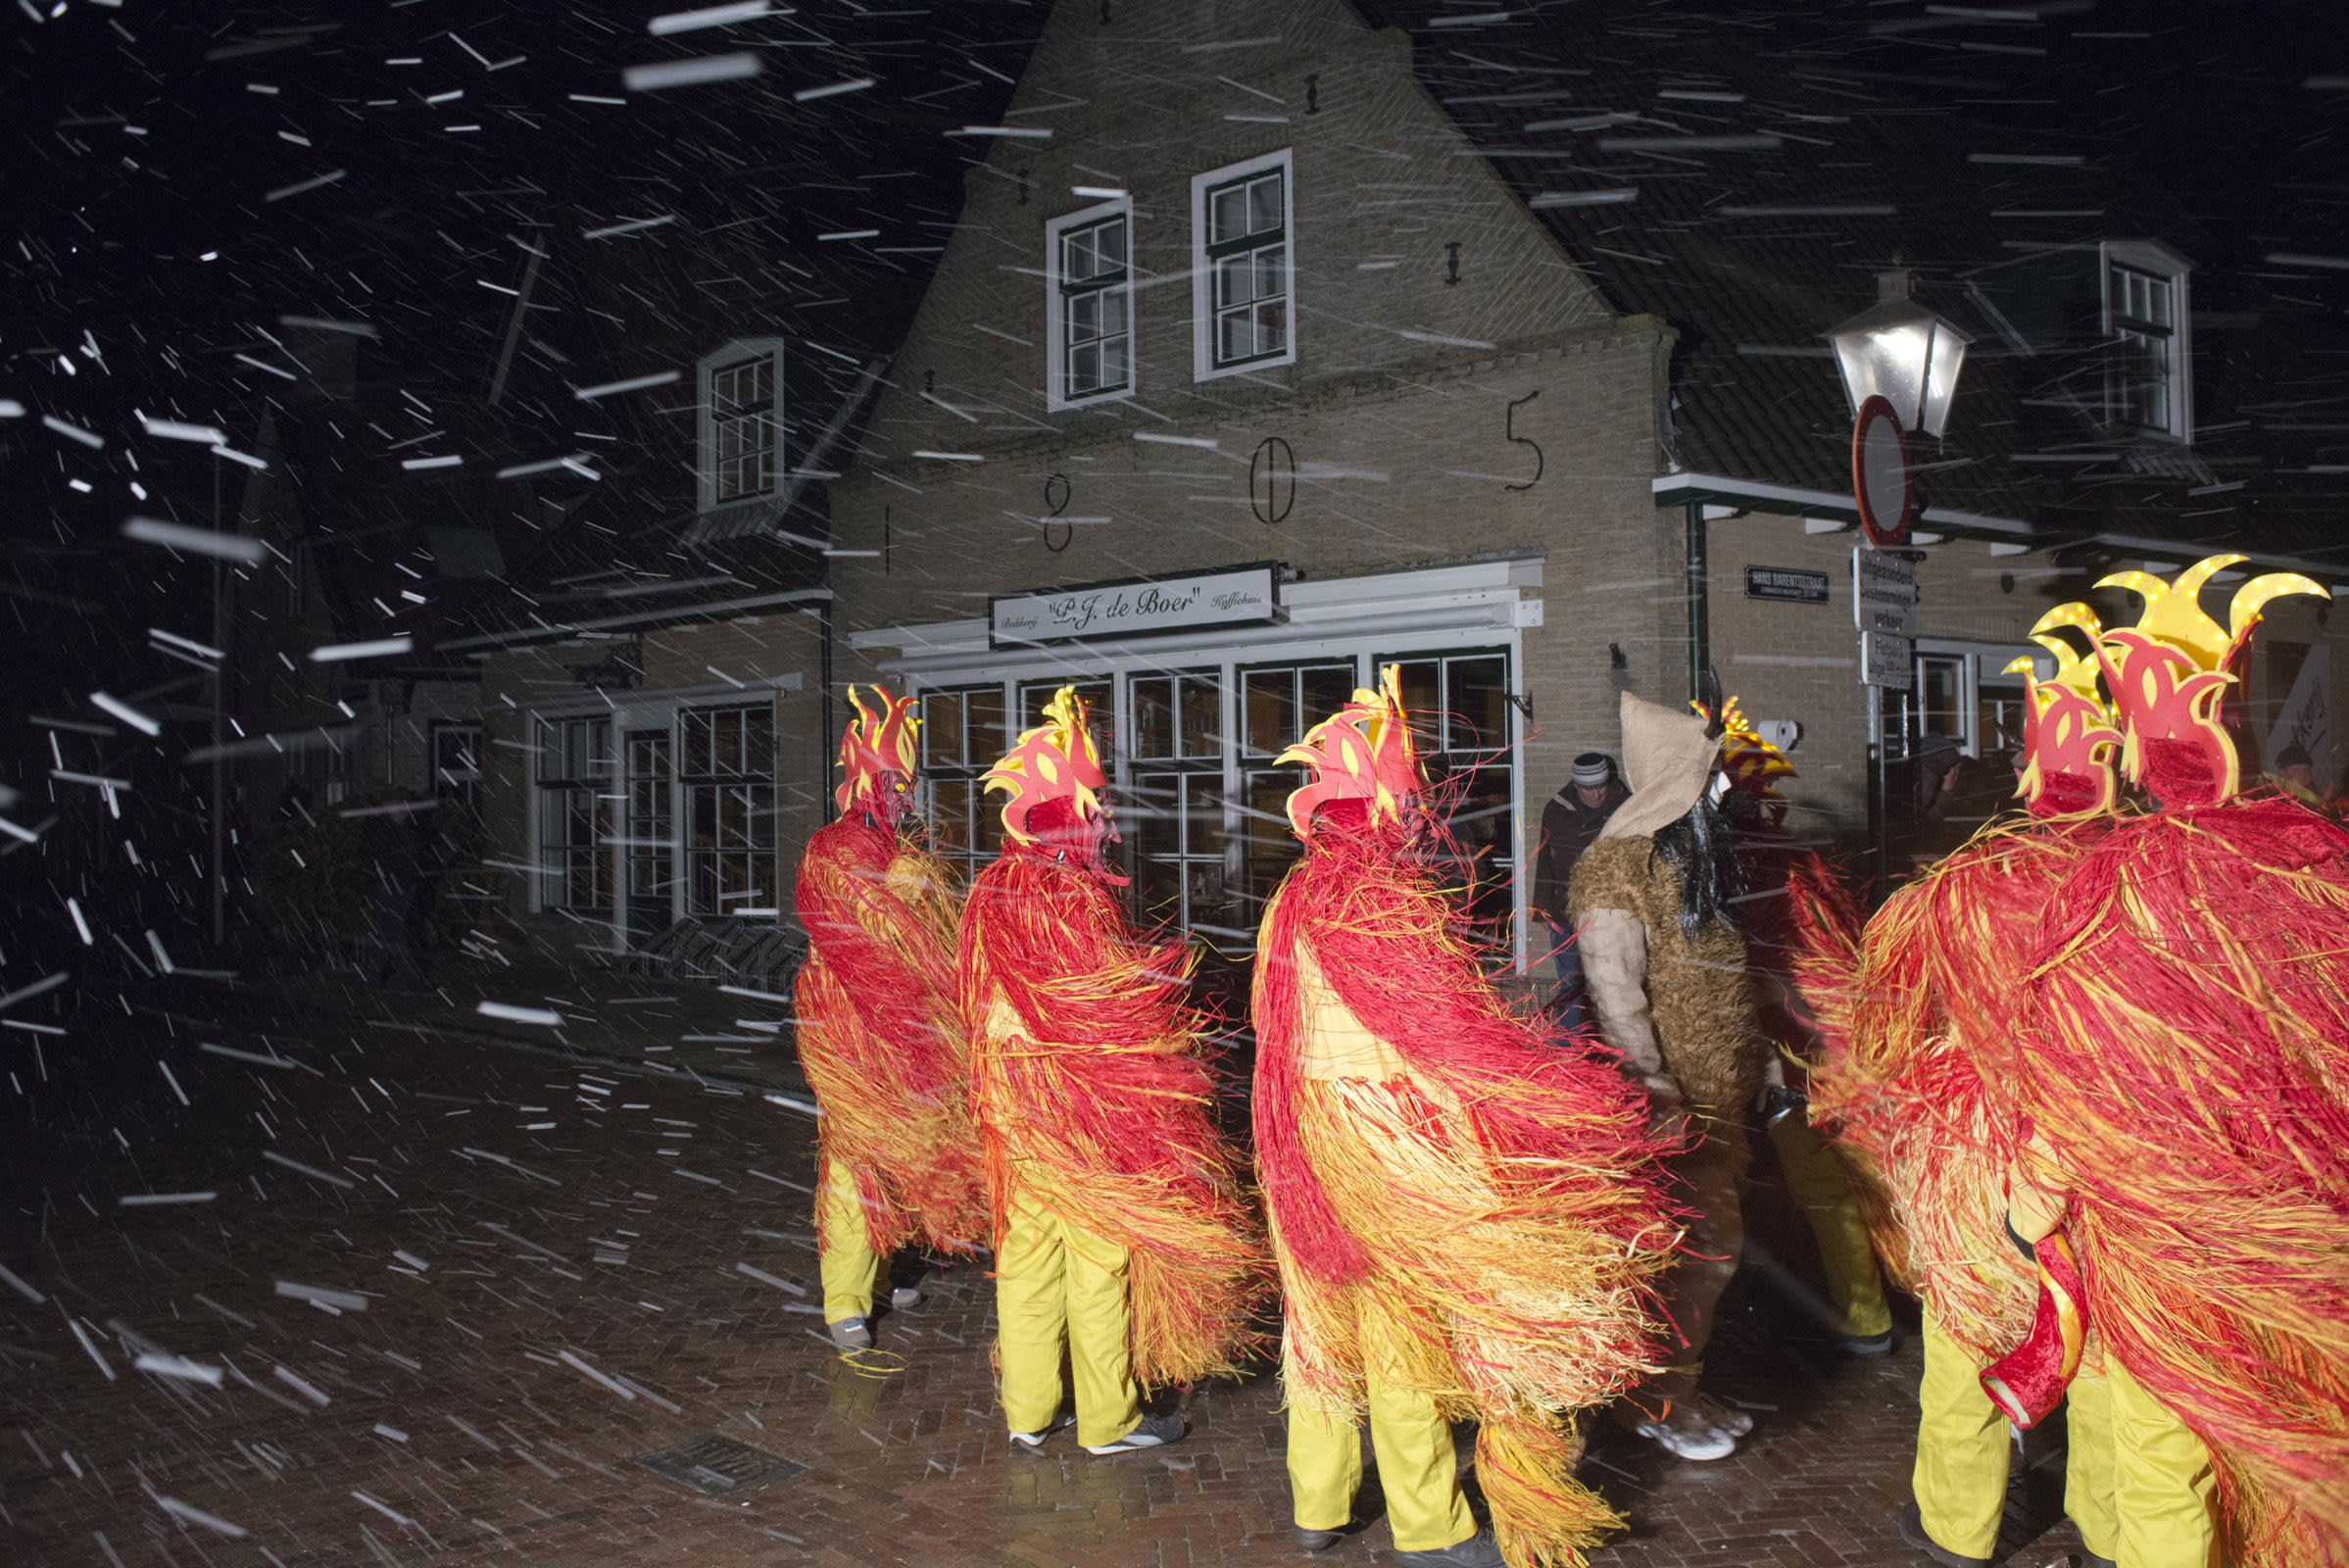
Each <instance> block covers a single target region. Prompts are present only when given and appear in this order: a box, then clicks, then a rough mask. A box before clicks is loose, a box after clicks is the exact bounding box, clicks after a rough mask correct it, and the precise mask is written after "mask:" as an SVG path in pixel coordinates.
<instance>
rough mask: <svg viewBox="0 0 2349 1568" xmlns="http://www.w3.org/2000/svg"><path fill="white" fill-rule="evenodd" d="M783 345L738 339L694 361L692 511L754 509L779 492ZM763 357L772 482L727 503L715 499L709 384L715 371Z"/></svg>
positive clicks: (784, 456)
mask: <svg viewBox="0 0 2349 1568" xmlns="http://www.w3.org/2000/svg"><path fill="white" fill-rule="evenodd" d="M783 345H784V340H783V339H781V338H779V337H738V338H736V339H734V340H733V341H732V342H729V343H727V344H726V345H725V346H723V347H722V348H718V349H715V350H712V351H711V352H710V353H708V354H705V355H703V356H702V358H701V359H700V360H699V361H698V362H696V365H695V372H694V386H695V390H696V393H697V399H696V402H695V406H694V430H695V456H696V462H695V464H694V486H695V508H694V510H695V511H696V512H716V511H718V510H719V509H721V508H724V507H744V506H755V505H757V504H758V503H759V502H761V501H772V500H774V499H775V498H776V497H777V496H780V495H781V494H782V493H783V476H784V470H785V468H786V467H787V466H788V459H789V453H788V452H787V451H786V450H785V447H784V441H783V407H784V405H783ZM762 354H763V355H765V356H767V357H768V359H769V360H770V361H771V362H772V375H773V381H774V406H773V408H772V409H771V410H770V411H769V413H768V416H767V417H768V419H769V421H770V423H771V424H772V427H773V429H774V432H775V466H774V483H773V485H772V487H771V488H769V489H768V490H767V491H766V492H765V493H764V494H761V495H755V496H737V497H735V498H734V499H732V500H730V501H720V500H718V498H717V418H716V414H715V410H716V400H715V396H714V391H715V389H714V386H713V382H714V380H715V378H716V375H717V372H718V371H720V370H724V369H731V368H733V367H735V366H737V365H740V364H742V363H743V362H744V361H746V360H754V359H757V358H758V357H759V356H760V355H762Z"/></svg>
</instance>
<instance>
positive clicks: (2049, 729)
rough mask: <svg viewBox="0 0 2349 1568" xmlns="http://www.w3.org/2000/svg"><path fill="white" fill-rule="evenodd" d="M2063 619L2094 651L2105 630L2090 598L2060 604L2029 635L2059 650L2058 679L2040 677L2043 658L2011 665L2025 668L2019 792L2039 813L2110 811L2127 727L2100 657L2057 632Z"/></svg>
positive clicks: (2034, 812) (2010, 667)
mask: <svg viewBox="0 0 2349 1568" xmlns="http://www.w3.org/2000/svg"><path fill="white" fill-rule="evenodd" d="M2063 626H2070V627H2072V628H2074V629H2075V630H2077V631H2079V632H2080V633H2081V634H2082V635H2083V636H2085V637H2086V638H2087V640H2088V647H2089V648H2090V649H2091V650H2092V649H2094V648H2095V647H2096V646H2097V638H2098V636H2099V635H2100V634H2101V632H2102V631H2103V627H2102V626H2101V625H2099V624H2098V623H2097V620H2096V612H2094V611H2093V610H2090V609H2089V608H2088V607H2087V606H2086V605H2083V604H2080V603H2079V602H2078V601H2074V602H2073V603H2071V604H2068V605H2058V606H2056V607H2055V608H2054V609H2053V610H2050V611H2049V612H2047V613H2046V614H2044V615H2041V616H2040V617H2039V621H2038V624H2037V625H2035V626H2033V627H2031V641H2032V642H2034V643H2037V644H2038V645H2039V646H2040V647H2041V648H2044V649H2046V650H2047V651H2048V652H2049V653H2050V654H2052V655H2054V656H2055V678H2054V679H2053V680H2045V681H2043V680H2041V679H2039V676H2038V664H2037V662H2036V661H2034V660H2031V659H2018V660H2016V661H2014V662H2012V663H2010V664H2008V665H2007V666H2006V672H2007V673H2008V674H2010V675H2014V674H2020V675H2022V676H2023V681H2024V709H2023V766H2022V767H2021V768H2020V769H2018V770H2017V775H2016V779H2015V793H2016V794H2017V795H2020V796H2022V797H2023V799H2024V803H2025V804H2026V805H2027V806H2028V807H2029V808H2030V809H2031V815H2033V816H2045V817H2055V816H2080V815H2083V814H2090V813H2094V812H2099V811H2109V810H2111V809H2113V803H2114V801H2115V800H2116V799H2117V798H2118V796H2119V794H2120V781H2119V780H2117V779H2116V778H2114V776H2113V748H2114V747H2116V746H2118V745H2120V743H2121V732H2120V731H2119V730H2118V729H2115V728H2114V727H2113V711H2112V709H2111V708H2110V707H2109V706H2108V705H2107V704H2106V703H2105V700H2104V698H2103V696H2102V695H2101V694H2100V693H2099V692H2098V691H2097V689H2096V678H2097V675H2098V673H2099V672H2100V664H2099V662H2098V660H2097V659H2096V658H2095V657H2094V656H2093V655H2092V654H2083V653H2080V651H2078V650H2077V649H2075V648H2074V647H2073V646H2072V645H2071V644H2070V643H2068V642H2066V641H2065V640H2064V639H2063V638H2061V637H2058V636H2056V635H2055V633H2056V630H2057V628H2059V627H2063Z"/></svg>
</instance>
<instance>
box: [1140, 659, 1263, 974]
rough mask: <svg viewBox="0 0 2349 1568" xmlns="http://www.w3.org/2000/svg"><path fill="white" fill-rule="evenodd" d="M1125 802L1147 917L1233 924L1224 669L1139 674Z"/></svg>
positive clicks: (1188, 924)
mask: <svg viewBox="0 0 2349 1568" xmlns="http://www.w3.org/2000/svg"><path fill="white" fill-rule="evenodd" d="M1126 696H1127V701H1128V702H1129V703H1131V704H1132V709H1133V714H1134V729H1133V748H1134V753H1133V765H1132V768H1131V769H1130V771H1129V772H1128V775H1127V779H1128V784H1127V789H1126V795H1125V801H1124V809H1123V811H1122V812H1121V813H1120V814H1121V815H1122V816H1123V817H1124V818H1125V820H1126V822H1127V823H1128V826H1127V829H1126V831H1127V832H1128V833H1130V834H1131V835H1132V837H1133V840H1134V861H1135V864H1134V871H1135V882H1136V886H1137V889H1138V892H1139V894H1140V898H1141V903H1142V913H1143V917H1144V918H1145V919H1147V920H1150V921H1167V922H1170V923H1173V924H1176V925H1180V926H1182V927H1184V928H1185V929H1187V930H1199V929H1205V930H1207V931H1208V932H1209V933H1210V934H1215V933H1217V931H1218V929H1219V928H1222V929H1223V930H1225V931H1228V930H1229V929H1230V928H1231V927H1232V926H1233V925H1234V923H1235V922H1234V921H1233V919H1232V910H1231V896H1230V891H1229V889H1228V888H1227V886H1226V883H1227V880H1228V878H1227V871H1228V869H1229V868H1228V865H1227V862H1226V860H1225V848H1226V843H1227V832H1226V828H1225V823H1224V802H1223V758H1224V736H1223V675H1222V672H1221V671H1219V670H1211V669H1210V670H1200V671H1198V672H1196V673H1194V672H1184V673H1180V674H1171V675H1136V676H1134V677H1133V678H1132V679H1131V680H1129V681H1128V682H1127V685H1126Z"/></svg>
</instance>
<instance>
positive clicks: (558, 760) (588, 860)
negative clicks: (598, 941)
mask: <svg viewBox="0 0 2349 1568" xmlns="http://www.w3.org/2000/svg"><path fill="white" fill-rule="evenodd" d="M537 766H538V865H539V871H540V893H539V905H540V907H542V908H548V909H565V910H569V911H571V912H572V913H575V914H594V915H609V914H610V913H611V912H612V805H613V799H612V793H613V792H612V721H611V720H610V719H608V718H542V719H540V720H539V721H538V756H537Z"/></svg>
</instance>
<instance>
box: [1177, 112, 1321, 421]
mask: <svg viewBox="0 0 2349 1568" xmlns="http://www.w3.org/2000/svg"><path fill="white" fill-rule="evenodd" d="M1291 176H1292V170H1291V166H1290V156H1289V153H1288V152H1287V151H1286V150H1283V151H1281V152H1277V153H1273V154H1271V155H1270V156H1268V157H1264V158H1255V159H1250V160H1249V161H1248V162H1247V163H1244V164H1234V165H1231V166H1230V167H1228V168H1225V169H1218V170H1215V171H1213V172H1209V173H1204V174H1199V175H1195V176H1194V177H1193V179H1192V181H1191V250H1192V256H1191V263H1192V315H1193V320H1194V323H1195V326H1194V365H1193V369H1194V373H1195V375H1196V377H1197V378H1198V379H1199V380H1205V379H1208V378H1209V377H1212V376H1217V375H1229V374H1232V373H1234V372H1235V371H1239V370H1247V369H1254V368H1259V367H1264V366H1274V365H1291V364H1294V363H1296V360H1297V340H1296V332H1295V316H1296V304H1297V299H1296V292H1297V290H1296V280H1297V254H1296V234H1295V223H1294V213H1295V193H1294V192H1293V190H1292V188H1291V187H1292V177H1291Z"/></svg>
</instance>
